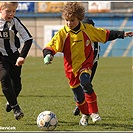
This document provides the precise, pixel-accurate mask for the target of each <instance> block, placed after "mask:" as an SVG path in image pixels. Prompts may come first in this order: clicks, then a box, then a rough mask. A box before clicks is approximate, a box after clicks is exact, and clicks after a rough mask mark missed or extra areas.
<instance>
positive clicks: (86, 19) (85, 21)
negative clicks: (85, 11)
mask: <svg viewBox="0 0 133 133" xmlns="http://www.w3.org/2000/svg"><path fill="white" fill-rule="evenodd" d="M82 22H83V23H88V24H92V25H93V26H94V25H95V23H94V22H93V20H91V19H89V17H85V18H84V19H83V21H82Z"/></svg>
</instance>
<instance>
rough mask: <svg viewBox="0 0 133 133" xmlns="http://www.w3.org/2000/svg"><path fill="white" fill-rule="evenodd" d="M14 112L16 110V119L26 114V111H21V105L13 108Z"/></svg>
mask: <svg viewBox="0 0 133 133" xmlns="http://www.w3.org/2000/svg"><path fill="white" fill-rule="evenodd" d="M13 112H14V117H15V119H16V120H20V119H21V118H23V116H24V113H23V112H22V111H21V109H20V107H19V105H17V106H15V107H14V108H13Z"/></svg>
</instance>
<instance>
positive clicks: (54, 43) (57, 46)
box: [44, 30, 65, 54]
mask: <svg viewBox="0 0 133 133" xmlns="http://www.w3.org/2000/svg"><path fill="white" fill-rule="evenodd" d="M64 37H65V36H63V32H62V30H59V31H58V32H57V33H56V34H55V35H54V36H53V38H52V39H51V41H50V42H49V43H48V44H46V46H45V48H44V49H49V50H51V51H53V54H56V53H57V52H62V50H63V40H64Z"/></svg>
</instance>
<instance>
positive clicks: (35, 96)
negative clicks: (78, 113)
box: [19, 95, 73, 97]
mask: <svg viewBox="0 0 133 133" xmlns="http://www.w3.org/2000/svg"><path fill="white" fill-rule="evenodd" d="M19 97H73V96H68V95H65V96H64V95H20V96H19Z"/></svg>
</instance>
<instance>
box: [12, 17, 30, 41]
mask: <svg viewBox="0 0 133 133" xmlns="http://www.w3.org/2000/svg"><path fill="white" fill-rule="evenodd" d="M14 22H15V27H16V30H17V31H18V33H19V35H20V37H21V38H22V40H23V41H24V42H25V41H27V40H30V39H32V35H31V34H30V32H29V31H28V29H27V28H26V27H25V26H24V25H23V24H22V22H21V21H20V20H19V19H18V18H17V17H15V18H14Z"/></svg>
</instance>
